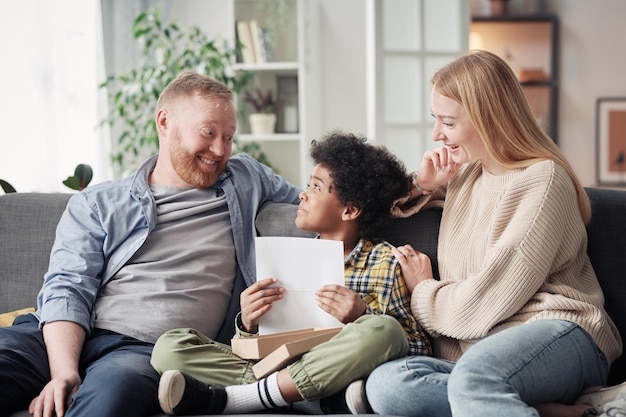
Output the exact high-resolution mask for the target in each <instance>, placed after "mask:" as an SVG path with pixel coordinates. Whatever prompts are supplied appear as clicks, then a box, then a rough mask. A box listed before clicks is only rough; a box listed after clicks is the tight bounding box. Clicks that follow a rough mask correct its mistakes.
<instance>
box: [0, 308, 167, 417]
mask: <svg viewBox="0 0 626 417" xmlns="http://www.w3.org/2000/svg"><path fill="white" fill-rule="evenodd" d="M152 348H153V345H152V344H150V343H145V342H142V341H139V340H137V339H134V338H132V337H128V336H124V335H121V334H118V333H114V332H110V331H107V330H99V329H94V330H93V332H92V333H91V335H89V336H88V337H87V340H86V341H85V344H84V346H83V350H82V353H81V358H80V364H79V371H80V373H81V377H82V380H83V383H82V385H81V386H80V388H79V389H78V392H76V394H74V396H73V397H72V404H71V405H70V407H69V408H68V409H67V412H66V414H65V416H66V417H77V416H85V417H87V416H89V417H119V416H125V417H126V416H128V417H130V416H136V417H140V416H141V417H145V416H149V415H151V414H156V413H159V412H160V410H161V409H160V407H159V403H158V399H157V388H158V385H159V374H158V373H157V372H156V371H155V370H154V369H153V368H152V366H151V365H150V355H151V354H152ZM49 381H50V370H49V366H48V358H47V354H46V348H45V345H44V343H43V335H42V332H41V330H39V328H38V322H37V319H36V318H35V317H33V316H31V315H27V316H20V317H18V318H17V319H16V321H15V323H14V325H13V326H11V327H4V328H0V416H2V417H4V416H9V415H11V413H12V412H14V411H17V410H25V409H26V408H27V407H28V405H29V404H30V402H31V400H32V399H33V398H35V397H36V396H38V395H39V393H40V392H41V390H42V389H43V387H44V386H45V385H46V384H47V383H48V382H49Z"/></svg>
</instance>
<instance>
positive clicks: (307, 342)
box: [252, 328, 341, 379]
mask: <svg viewBox="0 0 626 417" xmlns="http://www.w3.org/2000/svg"><path fill="white" fill-rule="evenodd" d="M339 331H341V328H331V329H324V330H313V331H310V332H308V333H309V335H308V336H306V337H304V338H303V339H300V340H294V341H291V342H287V343H283V344H282V345H280V346H279V347H278V348H277V349H275V350H274V351H272V353H270V354H269V355H267V356H266V357H265V358H263V359H261V360H260V361H259V362H257V363H256V364H255V365H254V366H253V367H252V371H253V372H254V376H255V377H256V378H257V379H261V378H263V377H266V376H268V375H269V374H271V373H272V372H274V371H276V370H279V369H282V368H284V367H285V366H287V365H289V364H290V363H291V362H294V361H295V360H297V359H298V358H300V357H301V356H302V355H304V354H305V353H306V352H308V351H309V350H311V349H312V348H313V347H315V346H317V345H319V344H320V343H324V342H326V341H328V340H330V339H331V338H332V337H333V336H334V335H336V334H337V333H339ZM301 336H302V335H301Z"/></svg>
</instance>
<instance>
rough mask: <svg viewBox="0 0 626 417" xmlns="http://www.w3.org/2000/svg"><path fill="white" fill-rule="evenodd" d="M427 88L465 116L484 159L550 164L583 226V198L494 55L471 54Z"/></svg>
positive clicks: (586, 211) (586, 206) (587, 210)
mask: <svg viewBox="0 0 626 417" xmlns="http://www.w3.org/2000/svg"><path fill="white" fill-rule="evenodd" d="M432 83H433V87H434V88H435V89H436V90H437V91H438V92H439V93H441V94H442V95H444V96H446V97H448V98H451V99H452V100H455V101H457V102H458V103H459V104H461V106H463V108H464V109H465V112H466V113H467V115H468V117H469V119H470V121H471V123H472V125H473V126H474V128H475V129H476V131H477V132H478V134H479V136H480V138H481V139H482V142H483V143H484V145H485V147H486V148H487V152H488V153H489V155H490V156H491V157H492V158H494V159H495V160H496V161H497V162H499V163H500V164H502V166H504V167H505V168H508V169H518V168H526V167H528V166H530V165H532V164H534V163H536V162H539V161H543V160H552V161H554V162H555V163H556V164H558V165H560V166H562V167H563V168H564V169H565V170H566V171H567V172H568V174H569V176H570V178H571V179H572V182H573V184H574V187H575V188H576V194H577V196H578V206H579V209H580V214H581V216H582V219H583V221H584V222H585V224H586V223H588V222H589V219H590V218H591V205H590V203H589V198H588V197H587V193H586V192H585V189H584V188H583V186H582V184H581V183H580V181H579V180H578V177H577V176H576V173H575V172H574V170H573V169H572V167H571V166H570V164H569V162H567V160H566V159H565V157H564V156H563V154H562V153H561V151H560V149H559V148H558V147H557V146H556V144H555V143H554V141H553V140H552V139H551V138H550V137H549V136H548V135H547V134H546V133H545V131H544V130H543V129H542V127H541V126H540V125H539V123H538V122H537V120H536V118H535V116H534V115H533V112H532V110H531V108H530V106H529V104H528V101H527V100H526V97H525V96H524V92H523V91H522V87H521V85H520V83H519V81H518V80H517V78H516V77H515V74H514V73H513V71H512V70H511V68H510V67H509V66H508V65H507V64H506V62H504V61H503V60H502V59H501V58H499V57H498V56H497V55H495V54H493V53H491V52H487V51H481V50H476V51H471V52H470V53H468V54H466V55H464V56H462V57H460V58H458V59H456V60H455V61H453V62H451V63H450V64H448V65H446V66H445V67H443V68H441V69H440V70H439V71H437V73H435V75H434V76H433V78H432Z"/></svg>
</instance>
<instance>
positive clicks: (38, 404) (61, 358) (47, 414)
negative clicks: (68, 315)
mask: <svg viewBox="0 0 626 417" xmlns="http://www.w3.org/2000/svg"><path fill="white" fill-rule="evenodd" d="M43 339H44V342H45V343H46V349H47V351H48V363H49V364H50V378H51V379H50V382H48V384H46V386H45V387H44V388H43V390H42V391H41V393H40V394H39V396H38V397H36V398H34V399H33V400H32V401H31V403H30V406H29V407H28V412H29V413H30V414H32V415H33V416H35V417H52V415H53V413H56V417H63V415H64V414H65V410H67V407H69V405H70V402H71V400H72V395H74V393H76V391H78V387H79V386H80V384H81V382H82V381H81V379H80V375H79V373H78V360H79V358H80V352H81V351H82V349H83V343H84V342H85V330H84V329H83V328H82V327H81V326H80V325H78V324H76V323H73V322H70V321H55V322H51V323H46V324H45V325H44V326H43Z"/></svg>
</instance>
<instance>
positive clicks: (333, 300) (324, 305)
mask: <svg viewBox="0 0 626 417" xmlns="http://www.w3.org/2000/svg"><path fill="white" fill-rule="evenodd" d="M315 300H316V301H317V305H318V307H319V308H321V309H322V310H324V311H325V312H327V313H328V314H330V315H332V316H333V317H335V318H336V319H337V320H339V321H340V322H342V323H344V324H346V323H351V322H353V321H354V320H356V319H358V318H359V317H361V316H362V315H363V314H365V309H366V307H367V306H366V305H365V301H363V300H362V299H361V297H360V296H359V294H357V293H356V292H355V291H352V290H351V289H349V288H347V287H344V286H343V285H324V286H322V287H320V289H318V290H317V291H316V292H315Z"/></svg>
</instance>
